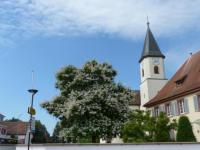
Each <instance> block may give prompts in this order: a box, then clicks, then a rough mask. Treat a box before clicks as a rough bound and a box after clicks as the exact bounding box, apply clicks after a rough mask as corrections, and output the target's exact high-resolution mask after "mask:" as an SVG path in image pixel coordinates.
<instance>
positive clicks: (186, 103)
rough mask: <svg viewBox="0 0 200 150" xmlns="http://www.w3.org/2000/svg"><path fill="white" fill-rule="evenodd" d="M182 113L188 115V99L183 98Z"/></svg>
mask: <svg viewBox="0 0 200 150" xmlns="http://www.w3.org/2000/svg"><path fill="white" fill-rule="evenodd" d="M184 112H185V113H189V107H188V99H187V98H184Z"/></svg>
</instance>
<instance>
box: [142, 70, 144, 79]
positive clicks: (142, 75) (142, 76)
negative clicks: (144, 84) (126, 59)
mask: <svg viewBox="0 0 200 150" xmlns="http://www.w3.org/2000/svg"><path fill="white" fill-rule="evenodd" d="M142 77H144V69H142Z"/></svg>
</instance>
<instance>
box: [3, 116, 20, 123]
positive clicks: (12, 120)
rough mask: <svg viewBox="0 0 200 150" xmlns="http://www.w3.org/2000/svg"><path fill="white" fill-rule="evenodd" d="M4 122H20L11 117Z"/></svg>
mask: <svg viewBox="0 0 200 150" xmlns="http://www.w3.org/2000/svg"><path fill="white" fill-rule="evenodd" d="M5 121H9V122H19V121H21V120H20V119H18V118H15V117H12V118H11V119H7V120H5Z"/></svg>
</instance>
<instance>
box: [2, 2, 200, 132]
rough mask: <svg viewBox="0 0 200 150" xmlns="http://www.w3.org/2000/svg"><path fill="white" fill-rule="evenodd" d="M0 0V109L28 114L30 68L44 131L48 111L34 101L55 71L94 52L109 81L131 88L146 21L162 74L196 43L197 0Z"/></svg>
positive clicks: (48, 88) (43, 97)
mask: <svg viewBox="0 0 200 150" xmlns="http://www.w3.org/2000/svg"><path fill="white" fill-rule="evenodd" d="M181 2H182V3H180V1H178V0H173V1H172V0H169V1H167V2H163V1H161V0H152V1H149V0H148V1H147V0H144V1H139V0H117V1H116V0H1V1H0V68H1V74H0V91H1V92H0V113H2V114H4V115H5V116H6V118H7V119H8V118H11V117H16V118H20V119H22V120H25V121H26V120H28V118H29V116H28V114H27V107H28V106H29V105H30V94H29V93H28V92H27V90H28V89H29V88H31V86H32V82H31V71H32V70H34V71H35V84H34V85H35V87H36V88H37V89H38V90H39V93H38V94H37V95H36V98H35V101H34V106H35V108H36V110H37V114H36V119H39V120H41V121H42V123H44V124H45V125H46V126H47V128H48V130H49V132H50V133H52V131H53V128H54V126H55V123H56V121H57V120H56V118H53V117H51V116H50V115H48V114H47V112H46V111H45V110H43V109H42V108H41V107H40V103H41V102H43V101H47V100H51V99H52V98H53V97H54V96H55V95H56V94H58V92H59V91H57V90H56V89H55V73H56V72H57V71H59V69H60V68H61V67H64V66H66V65H75V66H77V67H81V66H82V65H83V64H84V63H85V62H86V61H88V60H91V59H96V60H98V61H99V62H105V61H106V62H108V63H110V64H112V65H113V67H114V68H115V69H116V70H117V71H118V76H117V79H116V81H117V82H121V83H122V84H124V85H126V86H128V87H131V88H132V89H139V84H140V76H139V64H138V60H139V58H140V54H141V51H142V47H143V42H144V37H145V33H146V16H147V15H148V16H149V20H150V28H151V30H152V32H153V34H154V36H155V38H156V40H157V42H158V44H159V46H160V48H161V50H162V52H163V53H164V54H165V56H166V59H165V65H166V74H167V77H168V78H170V77H171V76H172V75H173V74H174V73H175V71H176V70H177V68H178V67H179V66H180V65H181V64H182V63H183V62H184V61H185V59H186V58H187V57H188V56H189V53H190V52H196V51H197V50H198V49H200V42H199V40H200V27H199V24H200V8H199V5H200V1H195V0H194V1H187V0H183V1H181Z"/></svg>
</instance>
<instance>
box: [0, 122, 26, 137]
mask: <svg viewBox="0 0 200 150" xmlns="http://www.w3.org/2000/svg"><path fill="white" fill-rule="evenodd" d="M0 124H1V125H4V126H6V127H7V134H8V135H26V132H27V128H28V122H22V121H19V122H9V121H0Z"/></svg>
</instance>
